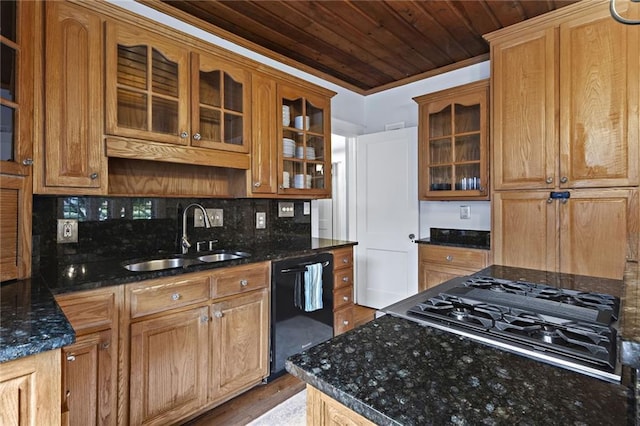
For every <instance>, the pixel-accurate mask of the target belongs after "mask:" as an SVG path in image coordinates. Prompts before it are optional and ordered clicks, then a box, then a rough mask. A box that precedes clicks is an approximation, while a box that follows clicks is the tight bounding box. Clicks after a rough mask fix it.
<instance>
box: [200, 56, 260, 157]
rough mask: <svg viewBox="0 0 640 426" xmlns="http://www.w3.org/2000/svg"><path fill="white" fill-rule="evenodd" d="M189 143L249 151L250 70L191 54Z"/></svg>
mask: <svg viewBox="0 0 640 426" xmlns="http://www.w3.org/2000/svg"><path fill="white" fill-rule="evenodd" d="M191 69H192V76H191V85H192V86H191V131H192V133H193V135H192V145H193V146H199V147H203V148H217V149H224V150H228V151H237V152H249V141H250V138H251V119H250V115H249V114H248V112H249V111H251V107H250V106H251V74H250V72H249V71H248V70H247V69H244V68H240V67H237V66H233V65H231V64H228V63H225V62H223V61H221V60H220V59H218V58H214V57H210V56H207V55H205V54H200V53H192V54H191Z"/></svg>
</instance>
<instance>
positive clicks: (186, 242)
mask: <svg viewBox="0 0 640 426" xmlns="http://www.w3.org/2000/svg"><path fill="white" fill-rule="evenodd" d="M190 247H191V243H190V242H189V239H188V238H187V236H186V235H183V236H182V249H183V250H182V253H183V254H186V253H187V249H189V248H190Z"/></svg>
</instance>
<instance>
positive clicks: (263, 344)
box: [209, 289, 269, 401]
mask: <svg viewBox="0 0 640 426" xmlns="http://www.w3.org/2000/svg"><path fill="white" fill-rule="evenodd" d="M211 314H212V318H211V327H210V336H211V337H210V338H211V343H210V345H209V346H210V350H211V368H209V376H210V377H209V400H210V401H219V400H222V399H228V397H229V396H230V395H232V394H237V393H238V392H240V391H242V390H244V389H246V388H247V387H249V386H253V385H254V384H255V383H256V382H259V381H260V380H262V378H264V377H266V376H267V375H268V374H269V295H268V290H267V289H263V290H260V291H254V292H252V293H248V294H246V295H242V296H238V297H234V298H231V299H228V300H225V301H222V302H218V303H214V304H213V305H211Z"/></svg>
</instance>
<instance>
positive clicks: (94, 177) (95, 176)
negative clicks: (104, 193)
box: [89, 173, 98, 180]
mask: <svg viewBox="0 0 640 426" xmlns="http://www.w3.org/2000/svg"><path fill="white" fill-rule="evenodd" d="M89 177H90V178H91V179H92V180H96V179H98V174H97V173H91V174H90V175H89Z"/></svg>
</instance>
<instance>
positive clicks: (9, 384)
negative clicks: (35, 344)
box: [0, 349, 61, 425]
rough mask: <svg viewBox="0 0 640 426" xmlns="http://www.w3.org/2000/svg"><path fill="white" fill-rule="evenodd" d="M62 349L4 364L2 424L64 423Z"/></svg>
mask: <svg viewBox="0 0 640 426" xmlns="http://www.w3.org/2000/svg"><path fill="white" fill-rule="evenodd" d="M60 419H61V416H60V350H59V349H57V350H51V351H47V352H42V353H39V354H37V355H31V356H27V357H24V358H20V359H17V360H14V361H7V362H3V363H1V364H0V425H59V424H60Z"/></svg>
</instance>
